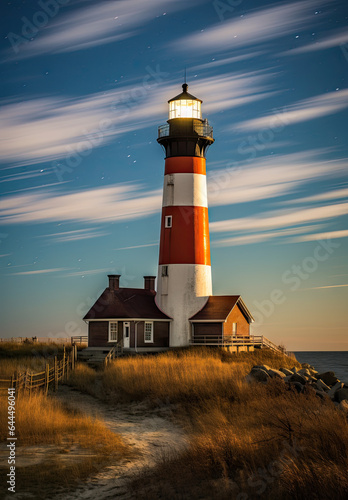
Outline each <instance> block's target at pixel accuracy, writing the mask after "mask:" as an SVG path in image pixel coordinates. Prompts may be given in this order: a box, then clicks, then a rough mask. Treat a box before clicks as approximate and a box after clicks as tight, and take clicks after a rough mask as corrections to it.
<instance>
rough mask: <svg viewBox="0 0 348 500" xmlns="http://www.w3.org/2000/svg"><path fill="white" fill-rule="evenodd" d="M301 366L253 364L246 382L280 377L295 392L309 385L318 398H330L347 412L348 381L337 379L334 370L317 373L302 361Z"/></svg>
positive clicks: (301, 390)
mask: <svg viewBox="0 0 348 500" xmlns="http://www.w3.org/2000/svg"><path fill="white" fill-rule="evenodd" d="M301 366H302V368H301V369H299V370H298V369H297V368H296V367H293V368H291V370H288V369H287V368H279V370H276V369H274V368H271V367H270V366H267V365H261V366H253V368H252V369H251V371H250V373H249V374H248V375H247V377H246V381H247V382H254V381H258V382H268V381H269V380H271V379H272V378H278V379H281V380H282V381H283V382H284V383H286V384H288V385H289V387H293V388H294V389H295V390H296V391H297V392H303V391H304V389H305V388H306V387H311V388H312V389H314V390H315V393H316V395H317V396H318V397H320V398H330V399H331V400H332V401H334V403H336V405H338V406H340V408H341V409H342V410H344V411H345V412H347V413H348V383H345V382H341V381H340V380H338V378H337V377H336V375H335V374H334V372H324V373H318V372H317V371H316V370H315V369H314V368H313V366H311V365H309V364H308V363H302V365H301Z"/></svg>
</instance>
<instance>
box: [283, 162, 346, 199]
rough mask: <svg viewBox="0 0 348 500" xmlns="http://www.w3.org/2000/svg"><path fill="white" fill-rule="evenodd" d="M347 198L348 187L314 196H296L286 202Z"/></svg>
mask: <svg viewBox="0 0 348 500" xmlns="http://www.w3.org/2000/svg"><path fill="white" fill-rule="evenodd" d="M347 167H348V165H347ZM328 173H330V172H328ZM346 198H348V188H343V189H334V190H333V191H327V192H325V193H319V194H314V195H312V196H306V197H305V198H295V199H293V200H288V201H286V202H285V203H286V204H291V205H292V204H295V203H305V202H310V203H311V202H315V201H325V200H339V199H346Z"/></svg>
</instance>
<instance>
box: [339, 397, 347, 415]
mask: <svg viewBox="0 0 348 500" xmlns="http://www.w3.org/2000/svg"><path fill="white" fill-rule="evenodd" d="M338 407H339V409H340V410H342V411H343V412H344V413H345V414H346V415H347V416H348V401H347V399H342V401H341V402H340V404H339V406H338Z"/></svg>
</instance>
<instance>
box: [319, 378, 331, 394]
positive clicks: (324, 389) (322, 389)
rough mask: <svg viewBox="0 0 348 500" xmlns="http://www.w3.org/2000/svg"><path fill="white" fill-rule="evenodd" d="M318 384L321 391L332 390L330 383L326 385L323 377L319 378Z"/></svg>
mask: <svg viewBox="0 0 348 500" xmlns="http://www.w3.org/2000/svg"><path fill="white" fill-rule="evenodd" d="M316 386H317V389H319V391H326V392H329V390H330V387H329V386H328V385H326V384H325V383H324V382H323V381H322V380H321V379H318V380H317V382H316Z"/></svg>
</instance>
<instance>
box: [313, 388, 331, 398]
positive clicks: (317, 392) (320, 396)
mask: <svg viewBox="0 0 348 500" xmlns="http://www.w3.org/2000/svg"><path fill="white" fill-rule="evenodd" d="M315 394H316V395H317V396H319V398H321V399H325V398H328V397H329V396H328V395H327V392H325V391H319V390H316V391H315Z"/></svg>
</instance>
